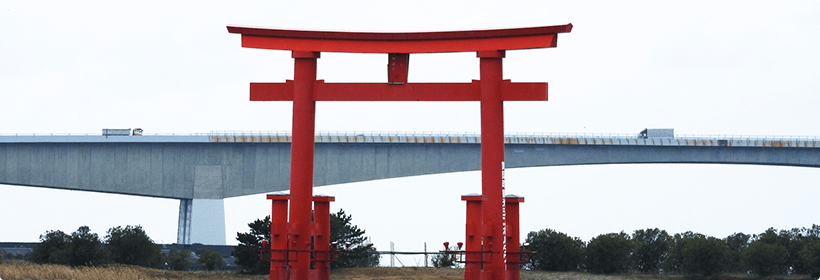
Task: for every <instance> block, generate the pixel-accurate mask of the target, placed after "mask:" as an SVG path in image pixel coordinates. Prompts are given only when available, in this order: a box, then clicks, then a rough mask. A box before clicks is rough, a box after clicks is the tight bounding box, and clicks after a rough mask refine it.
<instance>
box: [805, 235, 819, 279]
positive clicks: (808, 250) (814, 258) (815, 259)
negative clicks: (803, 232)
mask: <svg viewBox="0 0 820 280" xmlns="http://www.w3.org/2000/svg"><path fill="white" fill-rule="evenodd" d="M800 258H801V259H802V260H803V263H804V264H805V265H806V266H807V267H809V268H808V269H807V271H806V273H808V274H810V275H811V277H812V278H818V277H820V240H812V241H811V242H808V243H806V245H805V246H803V248H802V249H800Z"/></svg>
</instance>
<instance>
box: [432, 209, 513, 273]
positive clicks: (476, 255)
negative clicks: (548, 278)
mask: <svg viewBox="0 0 820 280" xmlns="http://www.w3.org/2000/svg"><path fill="white" fill-rule="evenodd" d="M461 200H462V201H466V202H467V219H466V220H467V223H466V228H465V232H466V234H465V246H464V251H461V248H459V250H458V251H449V248H447V250H448V252H451V253H456V254H460V255H461V256H462V259H461V260H459V262H462V263H464V280H520V279H521V267H520V266H521V264H522V263H525V262H524V261H522V254H527V252H523V253H522V252H521V251H520V247H519V246H520V244H519V235H520V231H519V204H520V203H523V202H524V198H523V197H519V196H515V195H507V196H505V197H504V201H505V207H504V208H505V209H504V210H505V212H506V216H507V223H506V236H505V241H506V243H505V244H507V251H506V252H501V254H497V253H496V251H497V250H498V249H494V248H493V245H492V244H491V243H490V242H488V240H491V235H490V234H491V233H492V231H491V230H489V229H490V228H491V226H489V225H487V224H485V223H484V221H485V219H484V217H483V215H484V211H483V209H484V208H483V207H485V206H484V205H483V204H485V203H486V201H487V197H486V196H485V195H479V194H471V195H464V196H461ZM447 244H449V243H445V246H447ZM459 247H460V246H459ZM501 256H506V258H505V262H504V266H503V267H502V268H501V269H498V268H497V266H494V265H492V264H493V263H494V260H493V258H500V257H501ZM496 261H497V260H496Z"/></svg>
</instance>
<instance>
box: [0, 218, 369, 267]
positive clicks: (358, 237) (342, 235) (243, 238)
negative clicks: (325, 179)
mask: <svg viewBox="0 0 820 280" xmlns="http://www.w3.org/2000/svg"><path fill="white" fill-rule="evenodd" d="M352 219H353V218H352V217H351V216H350V215H348V214H346V213H345V212H344V210H339V212H337V213H332V214H330V240H331V241H332V242H336V243H338V244H342V246H343V248H340V249H343V250H346V251H348V252H346V253H343V254H341V257H340V258H339V260H338V261H337V262H332V263H331V269H335V268H340V267H363V266H378V265H379V254H378V251H376V248H375V247H374V246H373V244H370V243H368V242H366V237H365V236H364V233H365V231H364V230H363V229H360V228H358V227H357V226H355V225H353V224H352V223H351V221H352ZM248 226H249V227H250V232H245V233H237V237H236V239H237V241H239V245H238V246H236V247H234V250H233V251H232V252H231V255H232V256H233V257H234V260H235V263H236V264H237V267H238V270H239V272H241V273H249V274H267V273H268V271H269V270H270V263H269V262H265V261H261V260H260V259H259V252H257V251H254V249H260V248H262V241H263V240H266V241H270V216H267V217H265V218H264V219H260V220H256V221H253V222H251V223H249V224H248ZM348 243H349V244H350V247H347V246H346V245H345V244H348ZM198 255H199V258H197V259H196V262H198V263H200V264H201V265H202V266H203V267H205V268H206V269H208V270H215V269H218V268H220V267H223V266H224V265H225V260H224V258H223V256H222V255H221V254H219V253H218V252H216V251H211V250H204V251H202V252H199V254H198ZM193 259H194V257H193V254H192V252H191V251H190V250H186V249H183V250H179V249H171V250H169V251H168V252H165V253H163V252H162V250H161V249H160V245H158V244H156V243H154V242H153V241H152V240H151V238H150V237H148V235H147V234H146V233H145V230H143V229H142V227H141V226H139V225H138V226H126V227H124V228H123V227H119V226H118V227H114V228H111V229H109V230H108V232H107V235H106V236H105V237H103V238H100V236H99V235H98V234H96V233H93V232H91V229H89V227H88V226H81V227H80V228H79V229H77V230H76V231H74V232H72V233H71V234H67V233H65V232H63V231H60V230H54V231H47V232H46V233H44V234H42V235H40V243H38V244H35V245H34V246H33V247H32V251H31V253H29V254H28V256H27V260H28V261H30V262H33V263H41V264H45V263H49V264H62V265H69V266H100V265H106V264H112V263H117V264H128V265H137V266H143V267H150V268H165V269H173V270H186V269H189V268H190V267H191V266H192V265H193ZM0 260H2V254H0Z"/></svg>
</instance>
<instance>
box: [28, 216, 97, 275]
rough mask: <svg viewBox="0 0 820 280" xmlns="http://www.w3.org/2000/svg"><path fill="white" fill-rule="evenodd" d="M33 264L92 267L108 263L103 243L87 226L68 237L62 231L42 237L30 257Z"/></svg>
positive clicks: (52, 232)
mask: <svg viewBox="0 0 820 280" xmlns="http://www.w3.org/2000/svg"><path fill="white" fill-rule="evenodd" d="M28 259H29V261H31V262H33V263H40V264H45V263H50V264H63V265H70V266H91V265H100V264H104V263H106V262H107V255H106V254H105V251H103V249H102V242H101V241H100V238H99V236H98V235H97V234H96V233H92V232H91V230H90V229H89V228H88V227H87V226H81V227H80V228H78V229H77V231H75V232H73V233H71V235H68V234H66V233H64V232H62V231H59V230H57V231H47V232H46V233H45V234H44V235H40V243H38V244H36V245H34V246H33V247H32V251H31V253H29V255H28Z"/></svg>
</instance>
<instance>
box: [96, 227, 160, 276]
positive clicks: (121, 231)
mask: <svg viewBox="0 0 820 280" xmlns="http://www.w3.org/2000/svg"><path fill="white" fill-rule="evenodd" d="M105 241H106V243H107V244H108V245H107V246H106V249H107V250H108V252H110V254H111V260H112V261H114V262H115V263H119V264H130V265H138V266H143V267H154V268H158V267H160V264H161V263H162V262H161V261H162V254H161V252H160V248H159V246H158V245H157V244H155V243H154V241H152V240H151V238H149V237H148V234H146V233H145V230H143V229H142V227H141V226H126V227H125V228H123V227H119V226H118V227H113V228H111V229H109V230H108V235H107V236H106V237H105Z"/></svg>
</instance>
